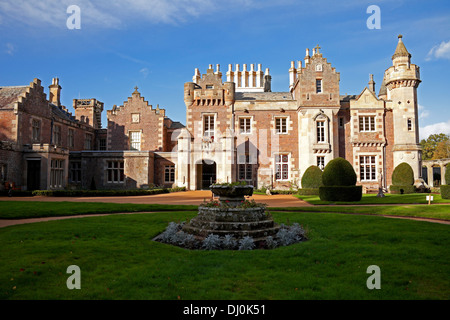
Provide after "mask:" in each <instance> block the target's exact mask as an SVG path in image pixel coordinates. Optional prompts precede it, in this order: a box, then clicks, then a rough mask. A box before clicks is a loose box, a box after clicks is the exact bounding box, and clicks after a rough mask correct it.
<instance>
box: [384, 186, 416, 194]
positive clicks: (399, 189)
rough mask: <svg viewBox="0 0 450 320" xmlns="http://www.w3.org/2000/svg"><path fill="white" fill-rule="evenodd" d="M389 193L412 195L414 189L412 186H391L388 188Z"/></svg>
mask: <svg viewBox="0 0 450 320" xmlns="http://www.w3.org/2000/svg"><path fill="white" fill-rule="evenodd" d="M389 192H390V193H392V194H406V193H414V192H416V187H415V186H412V185H403V186H396V185H391V186H390V187H389Z"/></svg>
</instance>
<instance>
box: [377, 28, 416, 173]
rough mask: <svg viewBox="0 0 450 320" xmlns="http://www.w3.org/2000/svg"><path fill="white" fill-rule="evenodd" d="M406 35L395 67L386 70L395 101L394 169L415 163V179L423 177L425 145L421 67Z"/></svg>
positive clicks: (394, 58) (400, 42) (389, 93)
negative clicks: (421, 123) (419, 90)
mask: <svg viewBox="0 0 450 320" xmlns="http://www.w3.org/2000/svg"><path fill="white" fill-rule="evenodd" d="M402 38H403V37H402V35H399V36H398V43H397V48H396V49H395V52H394V54H393V56H392V66H391V67H390V68H389V69H387V70H386V71H385V75H384V84H385V86H386V91H387V92H386V94H387V99H388V100H391V101H392V113H393V128H394V148H393V152H394V168H395V167H396V166H397V165H399V164H400V163H402V162H406V163H408V164H410V165H411V167H412V168H413V170H414V177H415V179H419V178H420V177H421V171H422V170H421V160H422V159H421V148H420V145H419V122H418V120H419V117H418V104H417V87H418V86H419V84H420V82H421V81H420V73H419V67H418V66H416V65H415V64H411V54H410V53H409V52H408V50H407V49H406V47H405V45H404V43H403V40H402Z"/></svg>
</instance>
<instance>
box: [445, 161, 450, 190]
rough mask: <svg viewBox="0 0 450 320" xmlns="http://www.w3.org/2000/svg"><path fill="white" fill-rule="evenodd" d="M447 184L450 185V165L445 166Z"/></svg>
mask: <svg viewBox="0 0 450 320" xmlns="http://www.w3.org/2000/svg"><path fill="white" fill-rule="evenodd" d="M445 184H446V185H448V186H449V185H450V164H447V165H446V166H445Z"/></svg>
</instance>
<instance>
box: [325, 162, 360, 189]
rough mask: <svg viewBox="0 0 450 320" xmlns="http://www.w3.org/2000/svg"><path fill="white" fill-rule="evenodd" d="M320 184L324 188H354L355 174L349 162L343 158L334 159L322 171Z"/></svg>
mask: <svg viewBox="0 0 450 320" xmlns="http://www.w3.org/2000/svg"><path fill="white" fill-rule="evenodd" d="M322 183H323V185H324V186H354V185H355V184H356V172H355V170H354V169H353V166H352V165H351V163H350V162H348V161H347V160H345V159H344V158H335V159H333V160H331V161H330V162H328V164H327V165H326V166H325V169H323V173H322Z"/></svg>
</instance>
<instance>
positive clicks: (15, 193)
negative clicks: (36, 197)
mask: <svg viewBox="0 0 450 320" xmlns="http://www.w3.org/2000/svg"><path fill="white" fill-rule="evenodd" d="M0 196H8V190H2V191H0ZM32 196H33V193H32V192H31V191H22V190H13V191H12V197H32Z"/></svg>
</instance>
